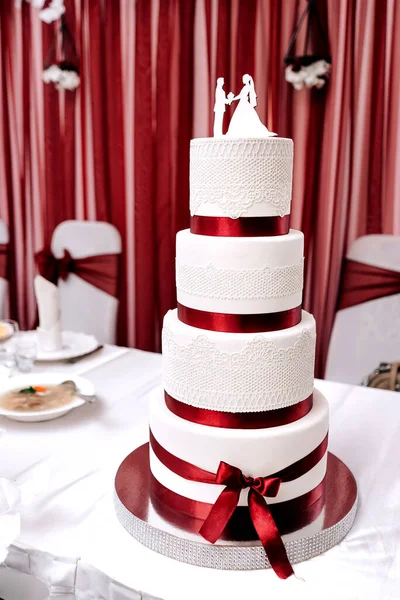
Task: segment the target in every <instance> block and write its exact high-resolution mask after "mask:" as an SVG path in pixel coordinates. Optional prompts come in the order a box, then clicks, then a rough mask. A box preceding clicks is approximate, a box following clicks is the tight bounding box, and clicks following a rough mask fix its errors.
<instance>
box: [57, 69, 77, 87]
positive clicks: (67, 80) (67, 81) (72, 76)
mask: <svg viewBox="0 0 400 600" xmlns="http://www.w3.org/2000/svg"><path fill="white" fill-rule="evenodd" d="M80 82H81V79H80V77H79V75H78V73H77V72H76V71H61V78H60V81H59V82H58V84H57V85H56V88H57V89H58V90H75V89H76V88H77V87H78V86H79V84H80Z"/></svg>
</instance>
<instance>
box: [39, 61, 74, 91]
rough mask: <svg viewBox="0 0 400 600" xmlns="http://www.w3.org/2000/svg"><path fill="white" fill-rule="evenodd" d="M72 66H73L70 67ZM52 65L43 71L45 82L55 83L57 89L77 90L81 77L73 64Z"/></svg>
mask: <svg viewBox="0 0 400 600" xmlns="http://www.w3.org/2000/svg"><path fill="white" fill-rule="evenodd" d="M68 66H71V68H68ZM68 66H67V65H65V64H63V63H60V66H59V65H50V67H47V69H45V70H44V71H43V73H42V79H43V81H44V82H45V83H54V84H55V86H56V88H57V90H76V88H77V87H79V84H80V82H81V79H80V77H79V73H78V72H77V71H76V70H74V69H75V68H74V67H73V65H69V64H68Z"/></svg>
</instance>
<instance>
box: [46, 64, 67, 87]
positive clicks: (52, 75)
mask: <svg viewBox="0 0 400 600" xmlns="http://www.w3.org/2000/svg"><path fill="white" fill-rule="evenodd" d="M61 75H62V71H61V69H60V67H59V66H58V65H50V67H48V68H47V69H45V70H44V71H43V73H42V79H43V81H44V82H45V83H58V82H59V81H60V79H61Z"/></svg>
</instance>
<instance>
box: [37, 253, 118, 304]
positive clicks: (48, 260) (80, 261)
mask: <svg viewBox="0 0 400 600" xmlns="http://www.w3.org/2000/svg"><path fill="white" fill-rule="evenodd" d="M118 260H119V255H118V254H98V255H95V256H85V257H83V258H73V257H72V256H71V253H70V252H69V251H68V250H66V249H64V256H62V257H61V258H56V257H55V256H54V255H53V254H52V252H51V250H50V248H44V249H43V250H41V252H38V253H37V254H36V262H37V265H38V269H39V273H40V274H41V275H42V276H43V277H45V278H46V279H48V281H51V282H52V283H54V284H55V285H57V282H58V280H59V279H64V280H66V279H67V278H68V276H69V274H70V273H75V275H77V276H78V277H80V278H81V279H83V280H84V281H87V282H88V283H90V284H91V285H93V286H94V287H97V288H99V289H100V290H102V291H103V292H105V293H106V294H109V295H110V296H114V297H117V294H118Z"/></svg>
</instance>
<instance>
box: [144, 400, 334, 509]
mask: <svg viewBox="0 0 400 600" xmlns="http://www.w3.org/2000/svg"><path fill="white" fill-rule="evenodd" d="M150 430H151V432H152V434H153V435H154V437H155V439H156V440H157V442H158V443H159V444H161V446H162V447H163V448H165V449H166V450H167V451H168V452H170V453H171V454H172V455H174V456H176V457H178V458H181V459H182V460H185V461H187V462H189V463H190V464H192V465H196V466H197V467H200V468H202V469H205V470H207V471H211V472H212V473H216V472H217V469H218V465H219V463H220V461H225V462H227V463H229V464H231V465H234V466H235V467H238V468H239V469H241V471H242V472H243V473H244V474H245V475H247V476H252V477H259V476H263V477H264V476H267V475H271V474H273V473H276V472H278V471H280V470H281V469H284V468H285V467H287V466H289V465H292V464H294V463H295V462H296V461H298V460H299V459H301V458H303V457H304V456H306V455H307V454H309V453H310V452H311V451H312V450H314V449H315V448H316V447H317V446H318V445H319V444H320V443H321V442H322V441H323V440H324V438H325V436H326V435H327V432H328V403H327V401H326V400H325V398H324V397H323V395H322V394H321V393H320V392H319V391H317V390H315V391H314V404H313V408H312V409H311V411H310V412H309V413H308V414H307V415H306V416H305V417H303V418H302V419H299V420H298V421H295V422H293V423H289V424H288V425H282V426H279V427H270V428H267V429H255V430H251V429H250V430H249V429H247V430H246V429H224V428H221V427H208V426H206V425H199V424H197V423H190V422H188V421H185V420H184V419H181V418H180V417H177V416H176V415H174V414H173V413H171V412H170V411H169V410H168V409H167V407H166V405H165V402H164V398H163V394H162V391H161V390H158V392H157V393H155V394H154V396H153V398H152V401H151V405H150ZM150 465H151V471H152V473H153V476H154V477H155V478H156V479H157V481H159V483H161V484H162V485H163V486H164V487H166V488H168V489H169V490H171V491H173V492H175V493H176V494H179V495H181V496H184V497H186V498H191V499H193V500H198V501H200V502H207V503H211V504H213V503H214V502H215V501H216V499H217V498H218V496H219V494H220V493H221V492H222V490H223V487H224V486H221V485H217V484H208V483H199V482H195V481H189V480H187V479H184V478H183V477H180V476H179V475H177V474H176V473H173V472H172V471H171V470H169V469H168V468H167V467H166V466H165V465H164V464H163V463H162V462H161V461H160V460H159V459H158V458H157V457H156V456H155V454H154V452H153V451H150ZM325 472H326V453H325V454H324V456H323V457H322V458H321V460H320V461H319V462H318V464H317V465H316V466H315V467H313V468H312V469H311V470H309V471H308V472H307V473H305V474H304V475H302V476H301V477H299V478H298V479H295V480H294V481H289V482H286V483H282V485H281V487H280V490H279V493H278V495H277V496H276V498H271V499H270V500H269V503H276V502H285V501H286V500H291V499H293V498H296V497H298V496H301V495H303V494H305V493H307V492H309V491H310V490H312V489H314V488H315V487H316V486H317V485H318V484H319V483H321V481H322V480H323V478H324V476H325ZM246 504H247V490H242V492H241V496H240V501H239V505H246Z"/></svg>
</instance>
